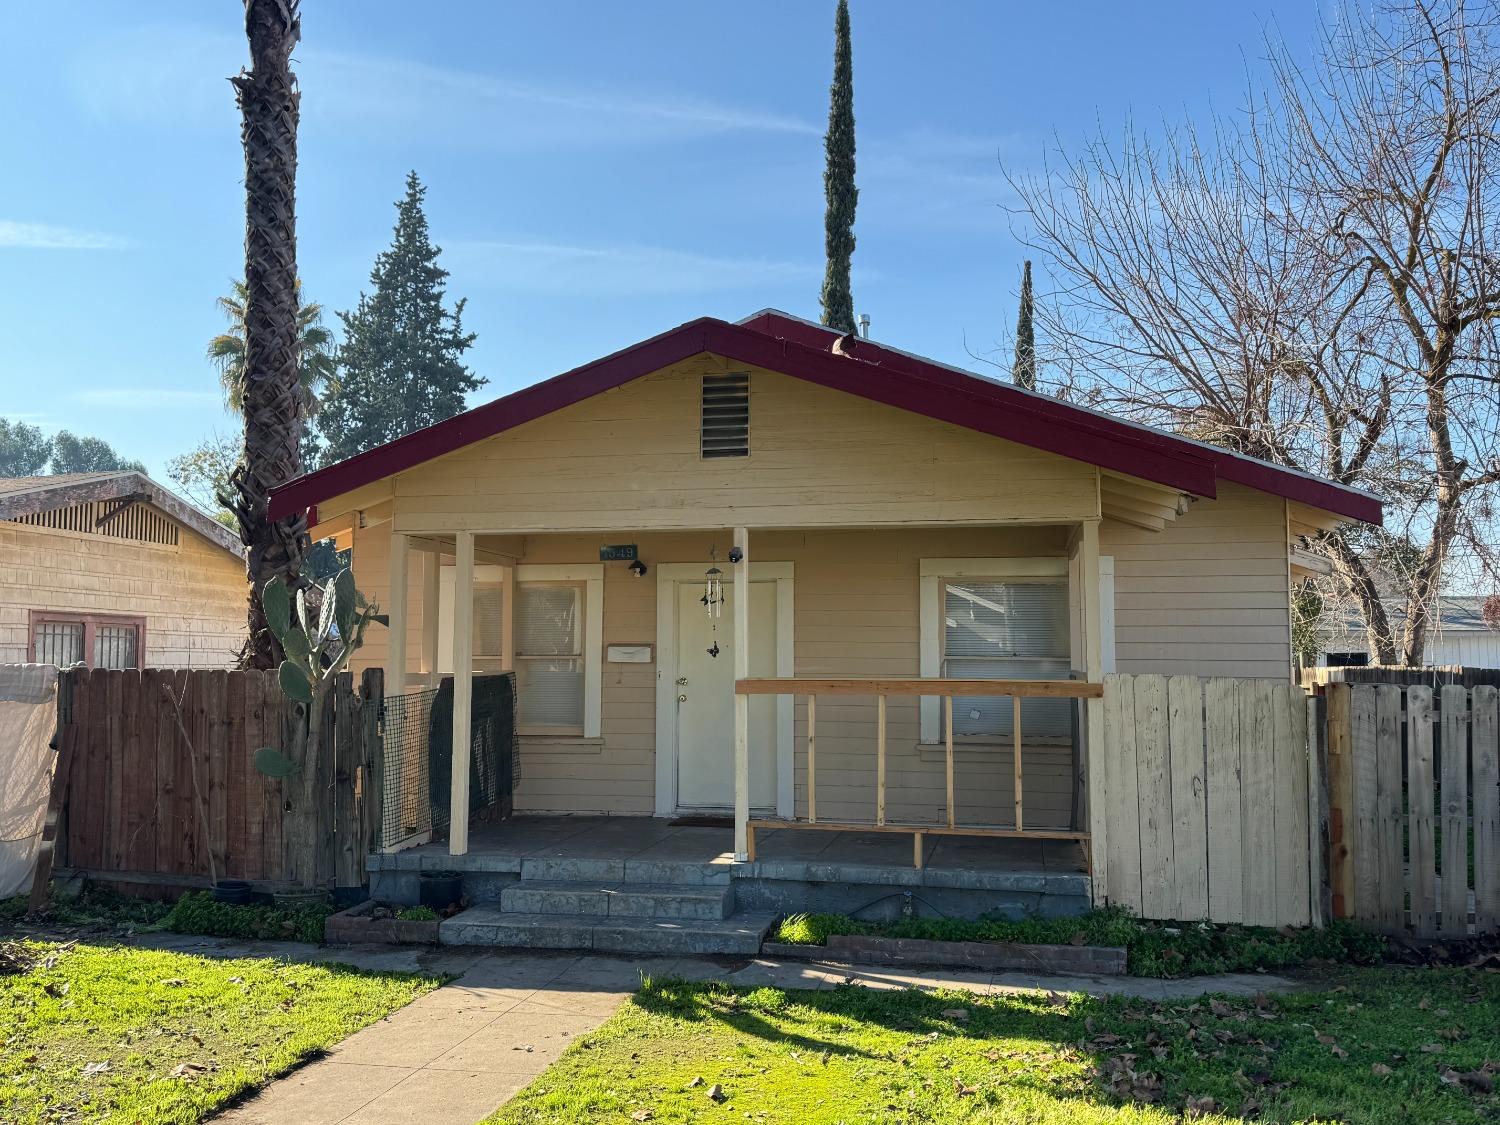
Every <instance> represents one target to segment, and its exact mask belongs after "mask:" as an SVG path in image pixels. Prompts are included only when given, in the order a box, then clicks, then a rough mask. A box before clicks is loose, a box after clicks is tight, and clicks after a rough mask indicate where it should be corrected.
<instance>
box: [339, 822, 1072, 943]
mask: <svg viewBox="0 0 1500 1125" xmlns="http://www.w3.org/2000/svg"><path fill="white" fill-rule="evenodd" d="M756 846H757V858H756V859H755V860H754V861H753V862H736V861H735V858H734V852H733V848H734V829H733V828H732V827H731V826H729V825H727V824H726V825H725V826H723V827H711V826H702V825H694V824H680V823H675V822H673V821H672V820H668V819H665V818H659V817H599V816H517V817H514V818H512V819H510V820H506V821H501V822H499V823H491V824H475V825H473V826H471V828H470V832H469V850H468V851H467V852H466V853H465V854H463V855H453V854H451V853H450V852H449V849H448V847H447V846H446V845H445V844H441V843H439V844H427V845H423V846H421V847H417V848H411V849H408V850H406V851H401V852H391V853H383V854H375V855H372V856H370V857H369V870H370V876H371V893H372V894H373V895H374V896H375V897H377V898H380V899H383V900H386V901H393V902H401V903H415V902H416V901H417V894H418V886H419V881H420V876H421V873H422V872H424V871H429V872H430V871H456V872H461V873H462V875H463V879H464V893H465V894H466V896H467V897H468V898H469V900H470V902H471V904H472V908H471V909H470V910H469V911H466V912H465V913H464V914H462V915H459V916H458V917H456V918H455V919H453V923H454V924H453V925H452V926H451V928H450V929H451V934H450V935H445V938H444V940H445V941H452V942H453V943H455V944H457V943H458V942H459V941H470V942H474V941H484V940H486V936H485V930H486V929H489V930H493V931H497V932H498V931H503V932H504V933H503V936H504V940H503V941H502V940H496V942H495V943H496V944H524V945H549V944H556V945H559V946H563V945H571V946H576V945H578V944H580V941H581V942H582V944H583V945H584V946H585V947H594V948H606V947H608V948H613V949H616V950H619V951H635V952H647V951H659V950H667V951H673V950H675V951H679V952H680V951H684V950H687V951H698V952H744V951H753V950H752V947H751V945H750V944H749V942H748V938H747V936H746V935H747V934H748V933H749V932H750V931H754V932H756V933H758V934H763V933H764V931H765V930H766V929H767V928H768V927H769V925H770V924H771V922H772V921H773V920H774V919H775V918H776V917H779V916H781V915H785V914H791V913H801V912H815V911H827V912H838V913H857V914H858V915H859V916H860V917H862V918H871V919H877V918H879V919H889V918H897V917H900V916H901V915H902V914H903V913H917V914H920V915H923V916H928V917H931V916H933V915H942V916H949V917H970V918H972V917H978V916H980V915H985V914H993V913H1002V914H1006V915H1009V916H1012V917H1019V916H1023V915H1042V916H1057V915H1064V914H1076V913H1080V912H1082V911H1083V910H1085V909H1087V908H1088V905H1089V901H1090V887H1089V877H1088V875H1087V874H1086V873H1085V860H1084V854H1083V849H1082V848H1081V847H1080V845H1079V844H1078V843H1076V842H1071V841H1063V840H1040V839H1039V840H1027V839H975V838H966V837H944V838H939V839H935V840H933V841H932V842H931V843H930V844H929V846H928V855H927V862H926V864H925V866H923V867H921V868H917V867H914V866H913V865H912V862H911V850H910V842H909V840H908V839H907V838H906V837H904V836H895V835H891V834H882V833H870V832H859V831H848V832H843V831H826V832H806V831H794V830H786V829H783V830H774V829H771V830H762V832H761V833H760V834H759V836H758V839H757V841H756ZM580 935H586V936H582V937H581V936H580ZM521 939H524V940H521ZM726 939H733V940H728V942H727V946H726V945H725V944H723V943H724V942H725V941H726ZM684 942H688V943H696V944H690V946H687V945H683V943H684ZM716 942H718V943H720V944H719V945H718V946H717V947H716V946H715V943H716ZM757 943H758V939H757ZM755 947H758V944H757V946H755Z"/></svg>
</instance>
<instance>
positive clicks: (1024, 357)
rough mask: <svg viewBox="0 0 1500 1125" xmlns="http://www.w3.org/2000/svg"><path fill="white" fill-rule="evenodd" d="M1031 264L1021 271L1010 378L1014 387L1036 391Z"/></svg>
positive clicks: (1028, 263)
mask: <svg viewBox="0 0 1500 1125" xmlns="http://www.w3.org/2000/svg"><path fill="white" fill-rule="evenodd" d="M1031 311H1032V310H1031V263H1030V262H1027V263H1026V265H1025V266H1024V267H1023V268H1022V271H1021V312H1020V315H1019V316H1018V317H1017V318H1016V359H1015V362H1014V363H1013V364H1012V365H1011V377H1012V378H1013V379H1015V381H1016V385H1017V386H1019V387H1025V388H1026V389H1027V390H1028V391H1034V390H1036V330H1035V329H1034V328H1033V327H1032V324H1031Z"/></svg>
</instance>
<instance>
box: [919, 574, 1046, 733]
mask: <svg viewBox="0 0 1500 1125" xmlns="http://www.w3.org/2000/svg"><path fill="white" fill-rule="evenodd" d="M942 639H943V649H942V651H943V667H942V675H943V676H944V678H946V679H954V680H1065V679H1067V678H1068V675H1069V669H1070V664H1071V661H1070V656H1069V643H1068V587H1067V584H1066V583H1065V582H1063V581H1037V580H1022V579H974V578H964V579H952V580H949V581H946V582H944V584H943V638H942ZM1011 706H1012V705H1011V700H1010V698H1009V697H965V698H957V699H955V700H954V701H953V732H954V734H956V735H962V736H964V737H970V738H984V737H991V738H1003V739H1008V738H1010V737H1012V733H1013V732H1012V721H1011V720H1012V711H1011ZM1072 714H1073V713H1072V705H1071V701H1070V700H1066V699H1026V700H1023V701H1022V703H1021V734H1022V736H1023V737H1024V738H1027V739H1030V738H1045V739H1049V740H1050V739H1064V738H1067V737H1069V736H1070V735H1071V733H1072Z"/></svg>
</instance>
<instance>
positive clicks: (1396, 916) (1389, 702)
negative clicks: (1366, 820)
mask: <svg viewBox="0 0 1500 1125" xmlns="http://www.w3.org/2000/svg"><path fill="white" fill-rule="evenodd" d="M1430 730H1431V727H1430V725H1429V732H1430ZM1429 742H1430V737H1429ZM1374 752H1375V759H1376V765H1375V777H1376V788H1375V837H1374V839H1373V840H1372V841H1371V845H1372V849H1373V851H1372V857H1373V859H1374V861H1375V879H1376V882H1377V893H1376V896H1375V898H1374V900H1373V911H1374V912H1373V913H1371V914H1370V915H1369V917H1370V918H1371V920H1373V921H1374V922H1375V923H1376V924H1377V925H1378V926H1380V927H1381V928H1382V929H1384V930H1386V931H1387V932H1389V933H1399V932H1402V931H1404V930H1405V928H1406V861H1405V840H1406V805H1405V801H1404V798H1403V796H1402V779H1401V758H1402V755H1401V688H1399V687H1397V686H1396V685H1395V684H1380V685H1379V686H1377V687H1376V688H1375V746H1374Z"/></svg>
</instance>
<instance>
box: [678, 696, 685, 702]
mask: <svg viewBox="0 0 1500 1125" xmlns="http://www.w3.org/2000/svg"><path fill="white" fill-rule="evenodd" d="M677 702H678V703H686V702H687V696H685V695H679V696H678V697H677Z"/></svg>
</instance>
